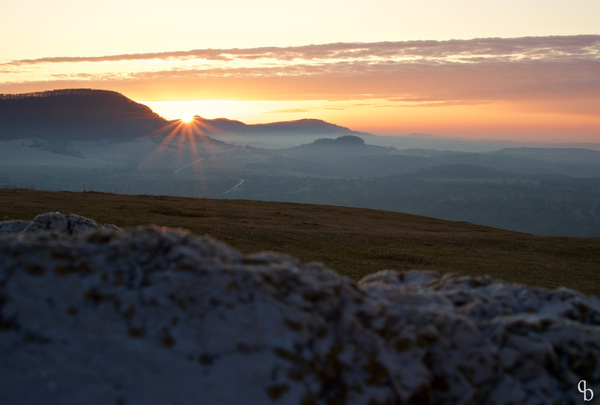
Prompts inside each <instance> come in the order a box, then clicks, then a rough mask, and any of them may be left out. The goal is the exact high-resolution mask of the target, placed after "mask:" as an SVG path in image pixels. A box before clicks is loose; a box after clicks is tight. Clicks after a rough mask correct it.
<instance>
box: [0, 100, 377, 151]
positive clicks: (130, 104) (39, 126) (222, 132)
mask: <svg viewBox="0 0 600 405" xmlns="http://www.w3.org/2000/svg"><path fill="white" fill-rule="evenodd" d="M172 122H174V121H167V120H165V119H164V118H162V117H160V116H159V115H158V114H156V113H155V112H153V111H152V110H151V109H150V108H149V107H147V106H145V105H143V104H139V103H136V102H135V101H133V100H131V99H129V98H127V97H125V96H124V95H122V94H120V93H117V92H114V91H107V90H92V89H65V90H53V91H45V92H39V93H27V94H0V140H9V139H20V138H40V139H47V140H56V139H63V140H75V139H77V140H90V139H98V138H102V139H107V138H110V139H114V140H117V139H118V140H129V139H132V138H137V137H141V136H144V135H148V134H151V133H153V132H155V131H158V130H160V129H162V128H164V127H165V126H167V125H168V124H169V123H172ZM195 123H196V127H197V128H201V130H202V132H203V133H204V134H205V135H207V136H209V137H212V138H216V139H218V140H222V141H233V140H240V139H243V140H245V141H248V142H246V143H252V142H262V140H258V141H257V139H258V138H257V137H261V136H263V137H264V136H266V137H268V138H270V139H274V138H276V137H284V138H286V139H291V138H292V137H293V136H306V135H310V136H313V137H324V136H344V135H368V134H362V133H360V132H356V131H352V130H350V129H348V128H345V127H341V126H339V125H335V124H330V123H328V122H325V121H322V120H317V119H302V120H297V121H286V122H274V123H268V124H254V125H249V124H245V123H243V122H241V121H235V120H229V119H225V118H220V119H206V118H202V117H200V116H196V117H195ZM298 144H299V143H298Z"/></svg>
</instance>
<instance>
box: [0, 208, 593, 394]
mask: <svg viewBox="0 0 600 405" xmlns="http://www.w3.org/2000/svg"><path fill="white" fill-rule="evenodd" d="M0 233H2V235H0V267H1V273H0V358H1V359H2V361H0V392H2V401H3V403H5V404H34V403H46V404H80V403H97V404H127V405H130V404H199V403H207V404H209V403H210V404H217V403H218V404H268V403H274V404H344V403H349V404H350V403H351V404H396V403H397V404H403V403H406V404H413V403H418V404H444V403H446V404H474V403H481V404H511V403H513V404H516V403H519V404H529V403H531V404H534V403H535V404H537V403H561V404H568V403H581V402H582V398H583V397H582V394H581V393H580V392H579V391H578V389H577V385H578V383H579V381H580V380H586V383H587V387H589V388H592V389H594V390H595V392H596V394H595V395H599V396H600V362H599V359H600V301H599V300H598V299H597V298H595V297H588V296H584V295H582V294H580V293H578V292H576V291H572V290H567V289H559V290H555V291H550V290H545V289H541V288H531V287H525V286H519V285H513V284H508V283H504V282H498V281H493V280H491V279H489V278H477V279H476V278H470V277H461V276H458V275H440V274H438V273H435V272H420V271H410V272H404V273H398V272H394V271H382V272H378V273H375V274H373V275H371V276H369V277H366V278H365V279H363V280H361V281H360V282H358V283H355V282H353V281H350V280H348V279H346V278H343V277H340V276H339V275H338V274H336V273H334V272H333V271H331V270H328V269H326V268H324V267H323V266H322V265H320V264H300V263H299V262H298V261H297V260H295V259H293V258H291V257H289V256H285V255H281V254H277V253H269V252H265V253H258V254H253V255H244V254H241V253H239V252H237V251H235V250H233V249H231V248H229V247H228V246H226V245H224V244H222V243H219V242H217V241H215V240H213V239H211V238H208V237H197V236H193V235H191V234H189V233H187V232H185V231H182V230H174V229H164V228H157V227H145V228H138V229H130V230H120V229H118V228H116V227H112V226H99V225H97V224H96V223H95V222H93V221H91V220H88V219H85V218H81V217H78V216H75V215H62V214H58V213H53V214H43V215H40V216H38V217H36V219H35V220H34V221H31V222H27V221H20V222H14V221H13V222H10V223H2V224H1V225H0Z"/></svg>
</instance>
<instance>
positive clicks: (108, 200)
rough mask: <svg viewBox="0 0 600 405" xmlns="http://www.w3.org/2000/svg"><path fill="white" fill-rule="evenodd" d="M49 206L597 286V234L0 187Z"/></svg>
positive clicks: (342, 267) (302, 247)
mask: <svg viewBox="0 0 600 405" xmlns="http://www.w3.org/2000/svg"><path fill="white" fill-rule="evenodd" d="M50 211H60V212H63V213H75V214H78V215H83V216H85V217H89V218H92V219H94V220H96V221H97V222H99V223H111V224H115V225H117V226H120V227H133V226H138V225H146V224H156V225H159V226H167V227H175V228H178V227H180V228H185V229H188V230H190V231H191V232H193V233H195V234H198V235H204V234H207V235H210V236H212V237H214V238H216V239H219V240H221V241H224V242H226V243H228V244H230V245H231V246H233V247H234V248H236V249H238V250H241V251H243V252H246V253H250V252H257V251H262V250H275V251H279V252H283V253H287V254H290V255H292V256H295V257H298V258H299V259H300V260H302V261H303V262H311V261H320V262H323V263H325V265H327V266H328V267H330V268H332V269H334V270H336V271H337V272H338V273H340V274H342V275H344V276H347V277H350V278H353V279H360V278H362V277H363V276H365V275H367V274H369V273H372V272H375V271H377V270H381V269H397V270H405V269H433V270H438V271H440V272H443V273H445V272H456V273H460V274H464V275H475V276H482V275H490V276H492V277H493V278H497V279H503V280H506V281H511V282H519V283H524V284H529V285H538V286H543V287H549V288H556V287H560V286H566V287H569V288H574V289H577V290H580V291H582V292H584V293H587V294H595V295H600V238H567V237H564V238H563V237H541V236H534V235H529V234H523V233H517V232H509V231H504V230H500V229H494V228H489V227H484V226H478V225H473V224H469V223H463V222H452V221H443V220H438V219H432V218H426V217H420V216H416V215H408V214H401V213H394V212H387V211H376V210H368V209H358V208H347V207H333V206H322V205H308V204H291V203H274V202H259V201H244V200H211V199H193V198H180V197H168V196H130V195H118V194H106V193H96V192H84V193H75V192H46V191H33V190H24V189H0V220H9V219H27V220H30V219H32V218H33V217H34V216H35V215H37V214H40V213H42V212H50Z"/></svg>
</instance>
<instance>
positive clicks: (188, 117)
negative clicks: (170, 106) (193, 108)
mask: <svg viewBox="0 0 600 405" xmlns="http://www.w3.org/2000/svg"><path fill="white" fill-rule="evenodd" d="M179 119H180V120H181V122H183V123H185V124H189V123H190V122H192V121H193V120H194V114H192V113H188V112H186V113H183V114H181V117H180V118H179Z"/></svg>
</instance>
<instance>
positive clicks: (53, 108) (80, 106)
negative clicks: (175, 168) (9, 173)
mask: <svg viewBox="0 0 600 405" xmlns="http://www.w3.org/2000/svg"><path fill="white" fill-rule="evenodd" d="M166 123H167V121H166V120H165V119H163V118H162V117H160V116H159V115H158V114H156V113H154V112H153V111H152V110H151V109H150V108H149V107H147V106H145V105H143V104H139V103H136V102H134V101H132V100H130V99H129V98H127V97H125V96H123V95H122V94H120V93H117V92H113V91H106V90H91V89H68V90H54V91H46V92H41V93H28V94H16V95H0V139H3V140H7V139H16V138H42V139H79V140H89V139H97V138H103V139H106V138H112V139H124V138H126V139H130V138H136V137H140V136H143V135H146V134H149V133H152V132H153V131H156V130H158V129H160V128H161V127H164V126H165V125H166Z"/></svg>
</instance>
